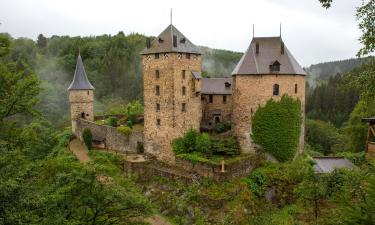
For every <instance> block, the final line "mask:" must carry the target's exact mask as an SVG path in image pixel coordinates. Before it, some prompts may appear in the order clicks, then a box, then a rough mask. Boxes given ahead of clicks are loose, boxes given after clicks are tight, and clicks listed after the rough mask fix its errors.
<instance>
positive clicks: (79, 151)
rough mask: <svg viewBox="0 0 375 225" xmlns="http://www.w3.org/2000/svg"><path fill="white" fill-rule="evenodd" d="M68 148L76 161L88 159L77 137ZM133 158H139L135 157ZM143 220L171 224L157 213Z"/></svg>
mask: <svg viewBox="0 0 375 225" xmlns="http://www.w3.org/2000/svg"><path fill="white" fill-rule="evenodd" d="M69 149H70V151H72V152H73V154H74V155H75V156H76V157H77V159H78V161H80V162H81V163H86V162H88V161H90V156H89V151H88V149H87V147H86V145H85V144H84V143H83V142H81V141H80V140H79V139H73V140H72V141H70V143H69ZM142 159H143V158H142ZM134 160H141V159H139V158H135V159H134ZM143 160H144V159H143ZM101 179H103V177H101ZM106 179H108V178H106ZM99 181H100V180H99ZM145 222H147V223H150V224H151V225H171V224H170V223H169V222H168V221H166V220H165V219H164V218H163V217H161V216H159V215H152V216H150V217H147V218H146V219H145Z"/></svg>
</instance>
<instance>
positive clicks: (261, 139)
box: [252, 95, 302, 161]
mask: <svg viewBox="0 0 375 225" xmlns="http://www.w3.org/2000/svg"><path fill="white" fill-rule="evenodd" d="M301 121H302V118H301V102H300V100H294V99H293V98H291V97H289V96H287V95H284V96H282V97H281V100H280V101H278V102H276V101H274V100H273V99H270V100H269V101H267V103H266V105H265V106H263V107H259V109H258V110H257V111H256V112H255V114H254V116H253V117H252V132H253V134H252V138H253V140H254V142H255V143H257V144H259V145H261V146H262V147H263V148H264V150H265V151H267V152H269V153H271V154H272V155H273V156H275V157H276V158H277V159H278V160H280V161H287V160H289V159H292V158H293V157H294V155H295V154H296V151H297V148H298V145H299V138H300V132H301Z"/></svg>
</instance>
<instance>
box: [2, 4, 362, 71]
mask: <svg viewBox="0 0 375 225" xmlns="http://www.w3.org/2000/svg"><path fill="white" fill-rule="evenodd" d="M360 4H361V1H360V0H344V1H342V0H341V1H340V0H335V1H334V4H333V7H332V8H330V9H328V10H326V9H324V8H322V7H321V5H320V3H319V1H318V0H224V1H221V0H182V1H181V0H156V1H155V0H149V1H146V0H132V1H125V0H23V1H22V0H1V1H0V22H1V25H0V32H8V33H10V34H11V35H12V36H13V37H29V38H32V39H34V40H35V39H36V37H37V35H38V34H39V33H43V34H44V35H45V36H48V37H49V36H51V35H70V36H77V35H80V36H87V35H100V34H116V33H118V32H119V31H124V32H125V33H126V34H129V33H132V32H138V33H142V34H146V35H154V36H157V35H158V34H159V33H160V32H161V31H163V30H164V29H165V27H167V26H168V25H169V23H170V9H171V8H173V24H174V25H175V26H176V27H177V28H178V29H179V30H180V31H181V32H182V33H183V34H185V35H186V36H187V37H188V38H189V39H190V40H191V41H192V42H193V43H194V44H196V45H203V46H208V47H211V48H219V49H228V50H233V51H240V52H244V51H245V50H246V48H247V46H248V45H249V43H250V41H251V38H252V24H255V36H278V35H279V23H282V37H283V40H284V42H285V44H286V46H287V47H288V48H289V50H290V51H291V52H292V53H293V55H294V56H295V58H296V59H297V61H298V62H299V63H300V64H301V65H302V66H308V65H310V64H314V63H319V62H324V61H332V60H338V59H347V58H351V57H355V54H356V52H357V51H358V50H359V48H360V45H359V42H358V38H359V36H360V31H359V29H358V26H357V21H356V20H355V7H356V6H359V5H360Z"/></svg>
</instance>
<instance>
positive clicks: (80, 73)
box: [68, 54, 94, 90]
mask: <svg viewBox="0 0 375 225" xmlns="http://www.w3.org/2000/svg"><path fill="white" fill-rule="evenodd" d="M93 89H94V87H93V86H92V85H91V83H90V81H89V80H88V79H87V76H86V72H85V67H84V66H83V62H82V58H81V55H80V54H78V58H77V64H76V70H75V72H74V77H73V81H72V83H71V84H70V86H69V88H68V90H93Z"/></svg>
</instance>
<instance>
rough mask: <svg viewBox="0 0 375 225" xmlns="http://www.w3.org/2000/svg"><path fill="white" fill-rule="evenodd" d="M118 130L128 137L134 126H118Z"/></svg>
mask: <svg viewBox="0 0 375 225" xmlns="http://www.w3.org/2000/svg"><path fill="white" fill-rule="evenodd" d="M117 131H118V132H120V133H122V134H123V135H125V136H126V137H127V138H128V137H129V136H130V134H131V133H132V128H130V127H127V126H124V127H117Z"/></svg>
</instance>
